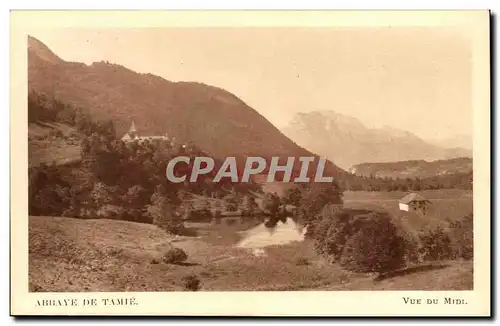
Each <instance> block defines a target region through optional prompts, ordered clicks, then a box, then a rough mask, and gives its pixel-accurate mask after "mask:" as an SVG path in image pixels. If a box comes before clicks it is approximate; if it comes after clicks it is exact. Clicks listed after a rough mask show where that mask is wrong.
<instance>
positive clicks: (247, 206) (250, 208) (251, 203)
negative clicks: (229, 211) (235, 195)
mask: <svg viewBox="0 0 500 326" xmlns="http://www.w3.org/2000/svg"><path fill="white" fill-rule="evenodd" d="M242 209H243V214H244V215H246V216H253V215H254V213H255V211H256V210H257V209H258V205H257V203H256V202H255V198H254V197H253V196H250V195H246V196H245V197H243V202H242Z"/></svg>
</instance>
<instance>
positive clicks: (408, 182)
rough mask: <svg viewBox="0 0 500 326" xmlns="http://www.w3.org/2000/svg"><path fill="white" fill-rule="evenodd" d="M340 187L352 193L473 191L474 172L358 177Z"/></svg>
mask: <svg viewBox="0 0 500 326" xmlns="http://www.w3.org/2000/svg"><path fill="white" fill-rule="evenodd" d="M340 185H341V187H342V188H343V189H345V190H351V191H360V190H363V191H421V190H430V189H453V188H454V189H468V190H470V189H472V171H471V172H469V173H453V174H446V175H439V176H434V177H427V178H422V179H421V178H418V177H417V178H396V179H392V178H389V177H386V178H378V177H374V176H371V177H357V178H352V179H348V180H341V181H340Z"/></svg>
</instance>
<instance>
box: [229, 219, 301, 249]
mask: <svg viewBox="0 0 500 326" xmlns="http://www.w3.org/2000/svg"><path fill="white" fill-rule="evenodd" d="M305 232H306V228H303V227H300V226H299V225H298V224H297V223H295V222H294V221H293V220H292V219H291V218H287V220H286V222H285V223H282V222H278V224H276V226H275V227H274V228H268V227H266V226H265V225H264V223H262V224H259V225H257V226H256V227H254V228H251V229H249V230H246V231H242V232H240V234H241V237H242V239H241V240H240V241H239V242H237V243H236V247H238V248H249V249H250V248H251V249H255V248H264V247H268V246H274V245H282V244H287V243H290V242H293V241H303V240H304V234H305Z"/></svg>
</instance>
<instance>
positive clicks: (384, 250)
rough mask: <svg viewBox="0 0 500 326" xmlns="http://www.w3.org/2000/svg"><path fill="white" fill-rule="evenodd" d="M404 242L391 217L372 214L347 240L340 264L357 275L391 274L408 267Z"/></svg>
mask: <svg viewBox="0 0 500 326" xmlns="http://www.w3.org/2000/svg"><path fill="white" fill-rule="evenodd" d="M404 248H405V247H404V240H403V238H402V237H400V236H399V235H398V231H397V229H396V226H395V225H394V223H393V222H392V220H391V218H390V216H389V215H388V214H380V213H371V214H369V215H367V216H365V217H363V220H362V222H361V223H360V225H359V228H357V230H356V231H355V232H354V234H353V235H352V236H351V237H349V239H348V240H347V241H346V243H345V245H344V248H343V250H342V257H341V259H340V265H341V266H342V267H344V268H346V269H348V270H352V271H356V272H365V273H366V272H379V273H381V272H387V271H391V270H395V269H398V268H401V267H402V266H403V265H404V254H405V250H404Z"/></svg>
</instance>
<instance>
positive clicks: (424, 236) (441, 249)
mask: <svg viewBox="0 0 500 326" xmlns="http://www.w3.org/2000/svg"><path fill="white" fill-rule="evenodd" d="M420 244H421V248H420V252H421V255H422V258H423V260H424V261H429V260H430V261H434V260H444V259H450V258H451V257H452V247H451V239H450V236H449V235H448V233H446V232H445V230H444V229H443V227H441V226H437V227H435V228H434V229H428V230H425V231H423V232H421V233H420Z"/></svg>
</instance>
